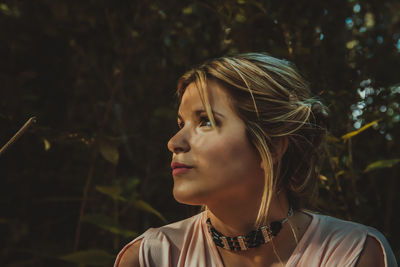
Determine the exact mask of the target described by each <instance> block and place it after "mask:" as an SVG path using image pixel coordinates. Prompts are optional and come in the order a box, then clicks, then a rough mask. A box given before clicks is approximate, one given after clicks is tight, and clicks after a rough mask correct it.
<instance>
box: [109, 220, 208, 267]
mask: <svg viewBox="0 0 400 267" xmlns="http://www.w3.org/2000/svg"><path fill="white" fill-rule="evenodd" d="M203 216H204V212H202V213H199V214H197V215H194V216H192V217H190V218H187V219H184V220H181V221H177V222H174V223H170V224H167V225H164V226H161V227H158V228H149V229H148V230H146V231H145V232H144V233H143V234H141V235H140V236H138V237H137V238H135V239H134V240H132V241H131V242H130V243H128V244H127V245H126V246H125V247H124V248H123V249H122V250H121V251H120V252H119V254H118V256H117V258H116V261H115V264H114V267H117V266H118V267H124V266H140V265H139V259H140V258H145V259H152V260H155V256H154V255H151V254H153V252H157V253H159V252H160V251H168V253H169V254H177V253H178V251H180V250H181V247H182V245H183V243H184V242H183V241H184V239H185V238H187V236H188V234H189V235H190V234H194V235H195V234H196V229H195V228H196V227H199V226H200V225H201V221H202V219H203ZM159 256H162V255H159ZM165 256H166V257H169V256H171V255H165ZM157 257H158V256H157ZM135 264H136V265H135Z"/></svg>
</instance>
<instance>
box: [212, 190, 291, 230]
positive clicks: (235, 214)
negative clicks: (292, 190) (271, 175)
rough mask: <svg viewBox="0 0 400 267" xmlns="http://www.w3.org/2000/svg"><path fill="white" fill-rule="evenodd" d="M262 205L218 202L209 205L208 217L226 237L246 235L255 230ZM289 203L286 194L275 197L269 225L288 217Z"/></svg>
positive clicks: (233, 201) (241, 202)
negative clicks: (259, 208)
mask: <svg viewBox="0 0 400 267" xmlns="http://www.w3.org/2000/svg"><path fill="white" fill-rule="evenodd" d="M259 205H260V203H259V201H258V203H251V201H246V202H245V203H244V202H243V201H235V200H232V201H229V202H226V201H218V202H216V203H207V208H208V217H209V218H210V220H211V224H212V225H213V227H214V228H215V229H217V230H218V231H219V232H221V233H222V234H223V235H226V236H238V235H245V234H247V233H248V232H250V231H252V230H254V229H255V228H256V227H255V222H256V220H257V215H258V207H259ZM288 210H289V202H288V200H287V197H286V194H285V193H283V192H281V193H280V194H279V196H278V195H274V196H273V198H272V200H271V204H270V208H269V213H268V218H267V224H269V223H270V222H272V221H281V220H282V219H284V218H285V217H287V214H288Z"/></svg>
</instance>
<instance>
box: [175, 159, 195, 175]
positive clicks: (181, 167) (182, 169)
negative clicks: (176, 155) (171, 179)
mask: <svg viewBox="0 0 400 267" xmlns="http://www.w3.org/2000/svg"><path fill="white" fill-rule="evenodd" d="M171 168H172V175H180V174H184V173H187V172H188V171H189V170H190V169H191V168H193V167H191V166H188V165H186V164H183V163H180V162H172V163H171Z"/></svg>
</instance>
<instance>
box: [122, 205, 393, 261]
mask: <svg viewBox="0 0 400 267" xmlns="http://www.w3.org/2000/svg"><path fill="white" fill-rule="evenodd" d="M306 213H307V214H309V215H311V216H312V220H311V223H310V225H309V226H308V228H307V230H306V232H305V233H304V235H303V237H302V238H301V240H300V241H299V243H298V244H297V247H296V248H295V250H294V251H293V253H292V255H291V256H290V258H289V260H288V262H287V263H286V266H299V267H301V266H304V267H313V266H354V265H355V264H356V263H357V260H358V257H359V256H360V253H361V251H362V249H363V247H364V243H365V240H366V238H367V236H368V235H369V236H372V237H374V238H375V239H376V240H378V242H379V243H380V245H381V248H382V251H383V253H384V257H385V266H387V267H395V266H397V263H396V259H395V257H394V254H393V252H392V250H391V248H390V246H389V244H388V242H387V240H386V238H385V237H384V236H383V235H382V234H381V233H380V232H379V231H377V230H376V229H374V228H372V227H368V226H364V225H362V224H358V223H354V222H348V221H343V220H340V219H336V218H333V217H330V216H324V215H319V214H315V213H310V212H306ZM206 219H207V216H206V212H202V213H200V214H197V215H195V216H193V217H190V218H188V219H186V220H182V221H179V222H176V223H172V224H169V225H166V226H163V227H160V228H150V229H149V230H147V231H146V232H145V233H143V234H142V235H141V236H139V237H137V238H136V239H134V240H133V241H132V242H130V243H129V244H127V245H126V246H125V247H124V248H123V249H122V250H121V252H120V253H119V254H118V256H117V259H116V261H115V265H114V267H118V265H119V261H120V259H121V256H122V254H124V252H125V251H126V249H127V248H128V247H129V246H130V245H131V244H133V243H134V242H135V241H137V240H142V243H141V245H140V249H139V262H140V266H142V267H148V266H151V267H154V266H160V267H161V266H162V267H175V266H179V267H192V266H193V267H194V266H210V267H211V266H212V267H214V266H215V267H222V266H224V265H223V263H222V260H221V257H220V255H219V253H218V250H217V248H216V246H215V244H214V242H213V241H212V238H211V235H210V234H209V232H208V229H207V224H206Z"/></svg>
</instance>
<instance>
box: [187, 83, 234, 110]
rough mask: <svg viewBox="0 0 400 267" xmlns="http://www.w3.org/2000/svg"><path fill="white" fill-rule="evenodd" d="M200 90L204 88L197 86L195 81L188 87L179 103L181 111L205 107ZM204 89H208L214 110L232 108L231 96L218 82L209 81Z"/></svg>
mask: <svg viewBox="0 0 400 267" xmlns="http://www.w3.org/2000/svg"><path fill="white" fill-rule="evenodd" d="M200 90H202V89H200V88H197V86H196V84H195V83H194V82H192V83H191V84H189V85H188V86H187V87H186V90H185V92H184V93H183V96H182V99H181V103H180V105H179V111H180V112H185V111H192V110H201V109H205V103H203V101H202V99H201V96H200V92H199V91H200ZM204 90H207V95H208V100H209V103H210V106H211V108H212V110H214V111H217V112H218V111H219V110H220V112H219V113H223V112H227V111H228V110H231V108H230V101H229V99H230V97H229V95H228V94H227V92H226V91H225V90H224V88H222V86H221V85H219V84H218V83H217V82H215V81H208V82H207V87H206V88H204ZM203 95H204V93H203ZM203 100H204V99H203Z"/></svg>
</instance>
